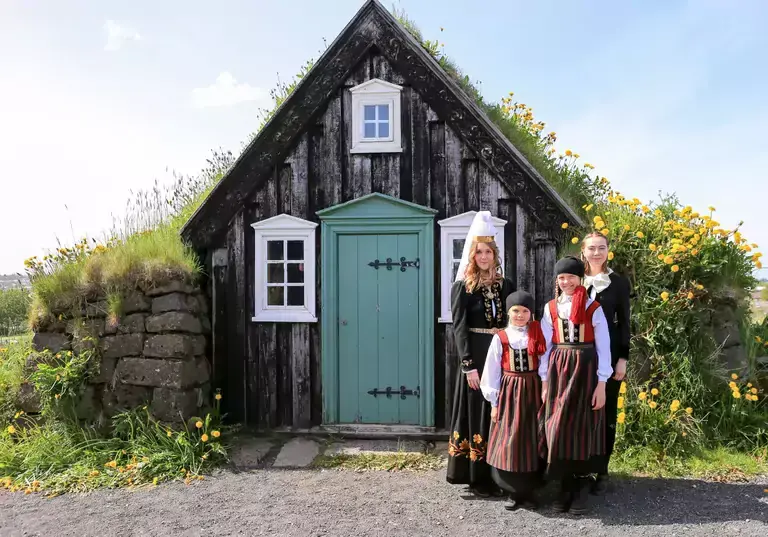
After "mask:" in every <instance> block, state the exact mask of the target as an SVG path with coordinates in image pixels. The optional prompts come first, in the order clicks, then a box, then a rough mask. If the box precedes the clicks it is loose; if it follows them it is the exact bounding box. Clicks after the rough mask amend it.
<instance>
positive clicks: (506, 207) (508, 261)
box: [499, 199, 517, 287]
mask: <svg viewBox="0 0 768 537" xmlns="http://www.w3.org/2000/svg"><path fill="white" fill-rule="evenodd" d="M499 218H503V219H504V220H506V221H507V223H506V224H505V225H504V231H503V233H504V252H502V255H503V256H504V276H505V277H506V278H509V280H510V281H511V282H512V285H514V286H515V287H517V210H516V208H515V203H514V202H513V201H511V200H508V199H504V200H501V201H499Z"/></svg>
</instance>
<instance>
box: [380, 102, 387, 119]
mask: <svg viewBox="0 0 768 537" xmlns="http://www.w3.org/2000/svg"><path fill="white" fill-rule="evenodd" d="M378 108H379V118H378V119H379V121H381V120H382V119H386V120H389V105H388V104H380V105H379V106H378Z"/></svg>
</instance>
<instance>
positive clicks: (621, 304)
mask: <svg viewBox="0 0 768 537" xmlns="http://www.w3.org/2000/svg"><path fill="white" fill-rule="evenodd" d="M608 277H609V278H610V279H611V285H609V286H608V287H606V288H605V289H603V292H602V293H597V295H596V296H595V300H597V301H598V302H599V303H600V305H601V306H602V307H603V313H605V318H606V319H608V333H609V334H610V336H611V365H613V366H614V367H615V366H616V362H617V361H618V360H619V358H624V359H625V360H629V337H630V329H629V326H630V324H629V315H630V312H629V299H630V295H631V294H632V289H631V286H630V283H629V280H628V279H627V278H625V277H624V276H621V275H619V274H617V273H616V272H611V274H609V276H608ZM590 287H591V286H590ZM587 291H588V292H589V294H590V296H592V289H591V288H590V289H587Z"/></svg>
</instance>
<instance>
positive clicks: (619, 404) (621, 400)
mask: <svg viewBox="0 0 768 537" xmlns="http://www.w3.org/2000/svg"><path fill="white" fill-rule="evenodd" d="M616 408H619V409H621V408H624V398H623V397H621V396H619V398H618V399H617V401H616Z"/></svg>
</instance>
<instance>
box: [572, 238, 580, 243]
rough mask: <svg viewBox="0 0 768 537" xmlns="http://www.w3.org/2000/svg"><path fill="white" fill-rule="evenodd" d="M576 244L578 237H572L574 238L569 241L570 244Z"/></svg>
mask: <svg viewBox="0 0 768 537" xmlns="http://www.w3.org/2000/svg"><path fill="white" fill-rule="evenodd" d="M578 242H579V238H578V237H574V238H572V239H571V243H572V244H578Z"/></svg>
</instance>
